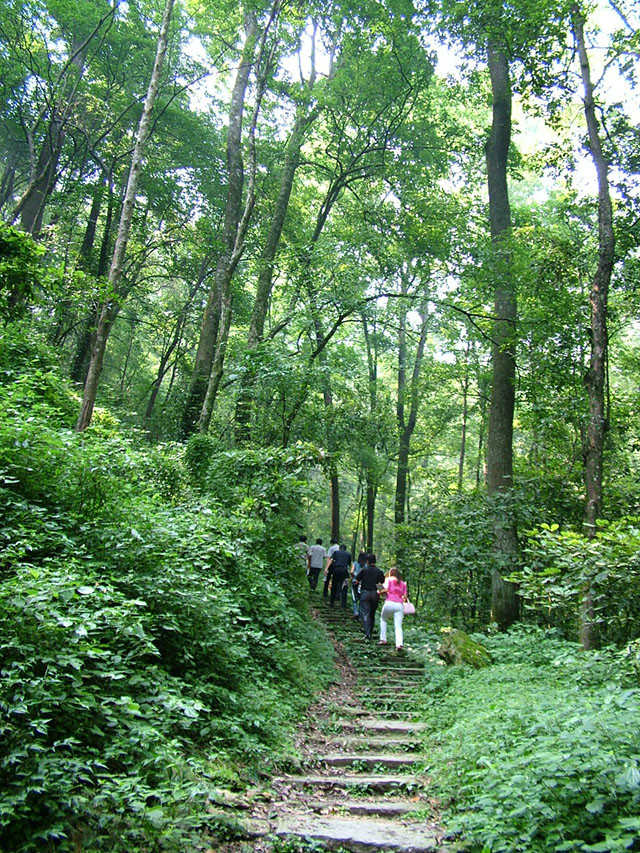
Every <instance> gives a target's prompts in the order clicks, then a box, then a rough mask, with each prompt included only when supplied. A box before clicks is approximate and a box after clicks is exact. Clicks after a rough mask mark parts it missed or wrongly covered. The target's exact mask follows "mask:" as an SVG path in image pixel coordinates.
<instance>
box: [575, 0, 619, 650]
mask: <svg viewBox="0 0 640 853" xmlns="http://www.w3.org/2000/svg"><path fill="white" fill-rule="evenodd" d="M572 21H573V34H574V38H575V42H576V46H577V49H578V56H579V58H580V71H581V76H582V87H583V92H584V114H585V119H586V123H587V131H588V134H589V150H590V153H591V157H592V159H593V163H594V165H595V168H596V173H597V176H598V265H597V267H596V271H595V274H594V276H593V279H592V281H591V289H590V293H589V301H590V304H591V353H590V359H589V369H588V371H587V374H586V376H585V380H584V381H585V385H586V387H587V393H588V395H589V421H588V423H587V426H586V430H585V431H584V435H583V447H582V452H583V458H584V479H585V487H586V505H585V526H586V531H587V536H589V537H590V538H593V537H595V535H596V530H597V528H596V522H597V520H598V518H599V517H600V515H601V513H602V459H603V452H604V437H605V433H606V431H607V428H608V418H607V412H606V406H605V391H606V383H607V349H608V336H607V306H608V299H609V285H610V283H611V274H612V272H613V264H614V259H615V234H614V230H613V211H612V205H611V195H610V191H609V164H608V162H607V159H606V157H605V155H604V152H603V150H602V142H601V140H600V127H599V125H598V119H597V116H596V108H595V103H594V98H593V83H592V80H591V71H590V67H589V57H588V55H587V49H586V44H585V38H584V15H583V14H582V12H581V11H580V9H579V7H578V6H577V5H575V6H573V8H572ZM580 641H581V643H582V645H583V646H584V648H585V649H590V648H592V647H593V645H594V642H595V637H594V613H593V591H592V589H591V587H590V586H589V587H588V588H587V589H585V590H584V597H583V603H582V625H581V629H580Z"/></svg>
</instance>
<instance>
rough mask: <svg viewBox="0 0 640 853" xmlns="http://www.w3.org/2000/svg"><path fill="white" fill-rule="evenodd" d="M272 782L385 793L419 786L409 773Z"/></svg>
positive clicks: (300, 786) (316, 777) (301, 786)
mask: <svg viewBox="0 0 640 853" xmlns="http://www.w3.org/2000/svg"><path fill="white" fill-rule="evenodd" d="M274 781H275V782H279V783H281V784H284V785H291V786H293V787H295V788H304V787H305V786H310V787H312V788H343V789H349V788H351V787H357V788H360V789H363V788H367V789H369V790H371V791H384V792H385V793H388V792H390V791H397V790H398V789H399V788H407V787H413V786H415V785H419V784H420V779H419V777H418V776H415V775H412V774H409V773H403V774H387V773H379V774H375V775H371V774H366V773H340V774H338V775H333V774H327V775H326V776H323V775H321V774H317V775H311V774H310V775H307V776H280V777H278V778H277V779H275V780H274Z"/></svg>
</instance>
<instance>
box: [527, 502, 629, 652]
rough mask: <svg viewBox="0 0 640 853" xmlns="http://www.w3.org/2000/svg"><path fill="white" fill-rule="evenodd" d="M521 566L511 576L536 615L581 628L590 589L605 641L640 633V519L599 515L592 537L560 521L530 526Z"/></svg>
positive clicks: (569, 627) (620, 640)
mask: <svg viewBox="0 0 640 853" xmlns="http://www.w3.org/2000/svg"><path fill="white" fill-rule="evenodd" d="M523 551H524V553H523V566H522V568H521V569H520V570H519V571H518V572H514V573H513V574H512V576H511V579H512V580H514V581H515V582H516V583H518V585H519V592H520V596H521V598H522V599H523V600H524V602H525V607H526V608H527V609H529V610H530V611H533V612H534V613H535V614H536V618H537V619H538V620H545V621H546V622H547V623H548V624H552V625H561V626H563V628H564V629H565V630H568V631H571V632H573V634H574V635H575V636H577V633H578V627H579V624H580V616H581V609H582V601H583V597H584V593H585V590H586V589H589V591H590V596H591V602H592V607H593V621H594V623H595V625H596V628H597V632H598V634H599V637H600V640H601V642H605V643H607V642H615V643H625V642H629V641H630V640H632V639H634V638H635V637H636V636H637V631H638V620H639V619H640V519H638V518H620V519H617V520H616V521H614V522H609V521H605V520H600V521H599V522H598V528H597V531H596V534H595V536H594V537H593V538H591V539H590V538H588V537H587V536H585V535H584V534H582V533H577V532H576V531H574V530H571V529H569V530H561V529H560V528H559V526H558V525H557V524H551V525H547V524H542V525H539V527H537V528H536V529H535V530H532V531H529V533H528V536H527V540H526V544H525V547H524V549H523Z"/></svg>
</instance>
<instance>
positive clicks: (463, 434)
mask: <svg viewBox="0 0 640 853" xmlns="http://www.w3.org/2000/svg"><path fill="white" fill-rule="evenodd" d="M468 419H469V374H468V373H466V374H465V377H464V380H463V382H462V428H461V431H460V456H459V458H458V491H459V492H461V491H462V483H463V482H464V460H465V455H466V452H467V421H468Z"/></svg>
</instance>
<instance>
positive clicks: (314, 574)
mask: <svg viewBox="0 0 640 853" xmlns="http://www.w3.org/2000/svg"><path fill="white" fill-rule="evenodd" d="M326 556H327V552H326V551H325V549H324V548H323V547H322V539H316V544H315V545H310V546H309V550H308V551H307V559H308V561H309V588H310V589H311V590H312V591H314V592H315V589H316V587H317V586H318V578H319V577H320V572H321V571H322V568H323V566H324V561H325V558H326Z"/></svg>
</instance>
